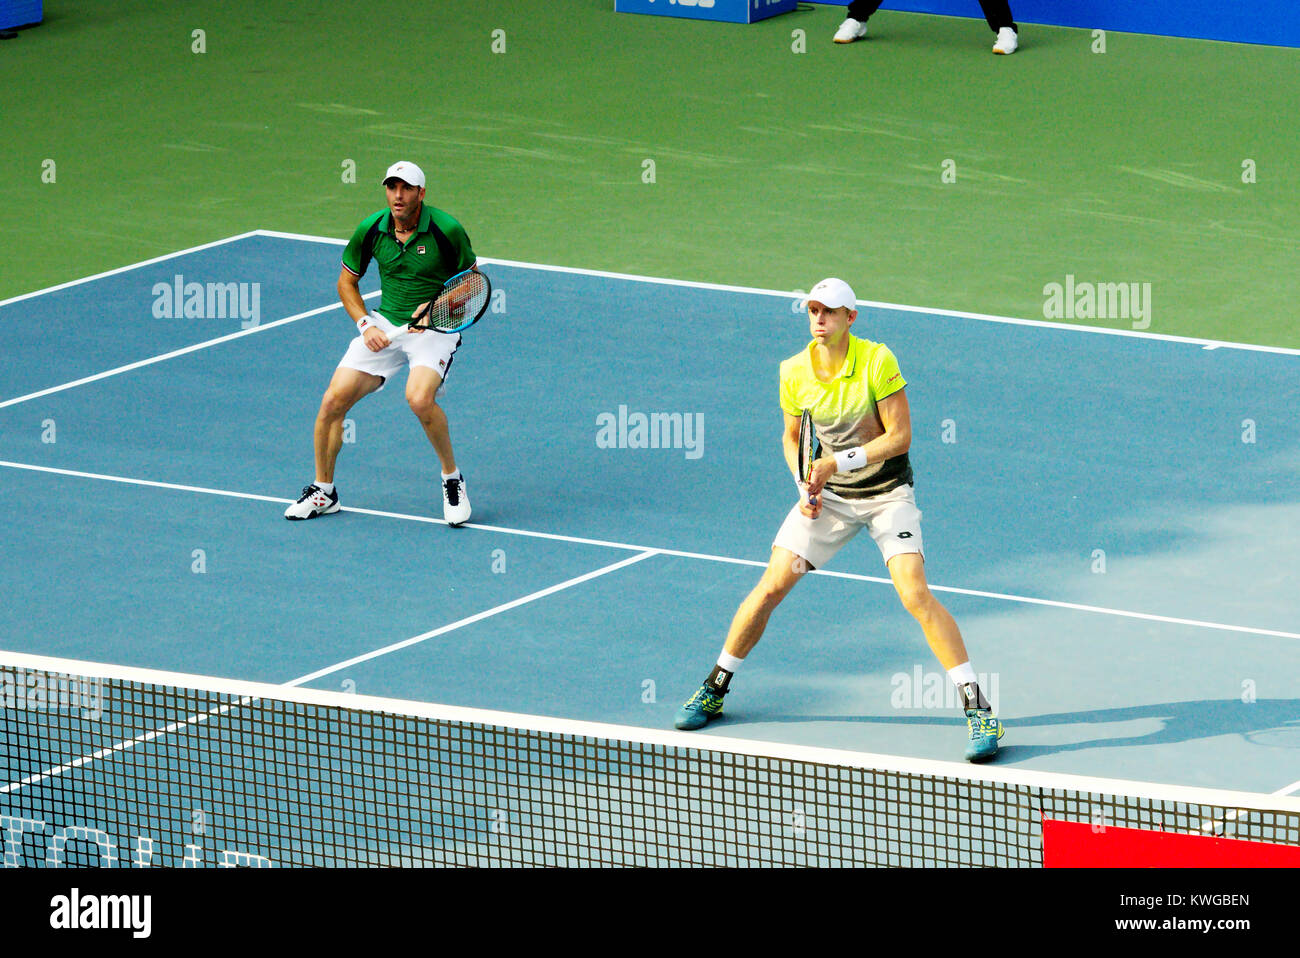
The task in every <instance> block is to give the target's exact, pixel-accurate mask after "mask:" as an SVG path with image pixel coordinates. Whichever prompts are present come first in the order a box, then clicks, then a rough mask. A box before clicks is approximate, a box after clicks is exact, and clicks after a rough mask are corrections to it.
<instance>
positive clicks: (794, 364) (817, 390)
mask: <svg viewBox="0 0 1300 958" xmlns="http://www.w3.org/2000/svg"><path fill="white" fill-rule="evenodd" d="M814 345H815V343H814V342H810V343H808V345H807V346H806V347H804V350H803V352H801V353H798V354H797V355H794V356H791V357H790V358H789V359H787V360H785V361H784V362H782V363H781V408H782V409H783V410H784V411H785V412H786V413H787V414H789V415H791V416H799V415H802V414H803V411H804V410H805V409H807V410H808V411H810V412H811V413H812V417H813V425H814V426H815V427H816V430H817V438H818V439H819V440H820V441H821V444H822V448H823V450H828V451H830V452H840V451H841V450H844V449H852V448H853V447H854V446H865V445H866V444H867V443H869V442H870V441H871V440H873V439H875V438H876V437H877V436H881V435H883V434H884V432H885V425H884V423H882V422H881V421H880V414H879V413H878V412H877V411H876V403H878V402H879V401H880V400H882V399H885V398H887V397H889V396H892V395H893V394H894V393H896V392H898V391H899V390H900V389H902V388H903V387H904V386H906V385H907V381H906V380H905V379H903V374H902V373H901V372H900V371H899V369H898V360H897V359H895V358H894V354H893V353H892V352H890V350H889V347H888V346H886V345H885V344H884V343H873V342H872V341H871V340H869V339H858V337H856V336H854V335H852V334H849V350H848V352H847V353H846V354H845V356H844V365H843V366H841V367H840V371H839V372H838V373H837V374H836V375H835V377H834V378H833V379H831V381H830V382H822V381H821V380H820V379H818V378H817V374H816V373H815V372H813V364H812V349H813V346H814ZM911 482H912V465H911V462H910V461H909V460H908V458H907V453H903V454H902V455H901V456H895V457H894V458H893V459H886V460H885V461H884V462H873V463H869V464H868V465H866V466H864V467H863V468H861V469H854V470H853V471H852V472H837V473H835V475H833V476H831V478H830V480H829V481H828V482H827V483H826V488H827V490H829V491H830V492H832V493H834V494H835V495H837V496H839V497H840V498H842V499H866V498H869V497H870V496H878V495H881V494H883V493H886V492H889V491H890V490H891V489H896V488H898V487H899V486H904V485H910V484H911Z"/></svg>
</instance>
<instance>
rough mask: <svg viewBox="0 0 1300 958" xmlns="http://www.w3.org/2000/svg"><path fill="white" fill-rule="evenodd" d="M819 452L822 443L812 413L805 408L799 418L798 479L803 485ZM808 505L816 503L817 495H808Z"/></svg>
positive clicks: (805, 484)
mask: <svg viewBox="0 0 1300 958" xmlns="http://www.w3.org/2000/svg"><path fill="white" fill-rule="evenodd" d="M821 452H822V444H821V440H819V439H818V438H817V430H816V429H814V428H813V421H812V413H810V412H809V411H808V410H807V409H805V410H804V411H803V415H802V416H801V417H800V418H799V481H800V482H802V483H803V484H804V486H805V487H807V485H808V480H810V479H811V478H812V464H813V462H814V461H816V459H817V457H818V456H820V455H821ZM808 505H810V506H815V505H817V497H816V496H809V497H808Z"/></svg>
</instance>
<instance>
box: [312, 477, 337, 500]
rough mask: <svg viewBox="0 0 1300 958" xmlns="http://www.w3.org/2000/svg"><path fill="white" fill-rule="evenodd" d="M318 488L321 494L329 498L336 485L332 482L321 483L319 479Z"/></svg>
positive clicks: (317, 481)
mask: <svg viewBox="0 0 1300 958" xmlns="http://www.w3.org/2000/svg"><path fill="white" fill-rule="evenodd" d="M316 488H317V489H319V490H320V491H321V492H323V493H325V495H327V496H328V495H329V494H330V493H331V492H333V491H334V483H332V482H321V481H320V480H319V479H318V480H316Z"/></svg>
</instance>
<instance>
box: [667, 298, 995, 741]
mask: <svg viewBox="0 0 1300 958" xmlns="http://www.w3.org/2000/svg"><path fill="white" fill-rule="evenodd" d="M856 304H857V299H856V297H855V296H854V295H853V290H852V289H850V288H849V285H848V284H847V283H845V282H844V281H843V280H838V279H824V280H822V281H821V282H820V283H818V284H817V285H816V286H814V287H813V288H812V290H811V291H810V292H809V294H808V302H807V305H808V325H809V329H810V331H811V333H812V337H813V338H812V342H810V343H809V344H808V346H807V348H805V349H804V350H803V351H802V352H800V353H799V354H798V355H795V356H791V357H790V358H789V359H787V360H785V361H784V362H783V363H781V410H782V412H784V413H785V433H784V435H783V437H782V444H783V446H784V451H785V461H786V465H787V466H789V468H790V472H791V473H792V474H793V475H794V476H795V481H796V482H799V475H798V466H797V461H798V443H799V420H800V417H801V415H802V413H803V410H805V409H807V410H809V411H810V412H811V413H812V417H813V422H814V424H815V426H816V431H817V438H818V439H819V440H820V441H821V444H822V449H823V450H829V452H824V454H823V456H822V458H820V459H817V460H816V461H815V462H814V463H813V468H812V476H811V478H810V479H809V481H808V484H807V486H806V487H805V486H803V485H802V484H800V498H799V504H798V505H797V506H795V507H794V508H793V509H791V510H790V514H789V515H788V516H786V519H785V522H784V523H783V524H782V526H781V529H780V531H778V532H777V534H776V539H775V540H774V541H773V543H772V558H771V560H770V561H769V563H768V566H767V570H766V571H765V572H764V573H763V578H762V579H761V580H760V581H759V583H758V585H757V586H756V587H755V588H754V590H753V591H752V592H751V593H750V594H749V595H748V597H746V599H745V600H744V601H743V602H742V603H741V604H740V608H739V609H738V610H737V611H736V615H735V617H734V618H733V619H732V622H731V630H730V631H729V632H728V633H727V640H726V643H725V644H724V645H723V648H722V654H721V655H719V656H718V661H717V664H716V665H715V666H714V668H713V671H712V672H710V673H709V677H708V678H707V679H706V680H705V681H704V684H703V685H701V686H700V688H699V690H698V691H697V692H696V693H695V694H694V695H693V696H691V698H690V699H689V700H688V701H687V702H686V704H685V705H683V706H682V707H681V708H680V709H679V710H678V712H677V717H676V721H675V723H674V724H675V725H676V726H677V727H678V728H679V729H698V728H702V727H704V726H705V725H707V724H708V722H709V720H710V719H713V718H716V717H717V716H719V715H721V714H722V698H723V696H724V695H726V694H727V692H728V690H729V686H730V683H731V678H732V676H733V675H735V673H736V672H737V670H739V668H740V666H741V664H742V663H743V662H744V660H745V657H746V656H748V655H749V653H750V652H751V651H753V649H754V646H755V645H757V644H758V640H759V639H760V638H761V637H762V635H763V630H764V628H765V627H766V626H767V620H768V618H769V617H770V616H771V614H772V612H773V610H775V609H776V607H777V606H778V605H780V603H781V600H782V599H784V598H785V597H786V596H787V595H789V594H790V590H791V589H793V588H794V587H795V584H796V583H798V581H799V579H800V578H801V577H802V576H803V574H804V573H805V572H808V571H810V570H811V569H815V568H822V567H824V566H825V565H826V564H827V563H828V562H829V561H830V560H831V558H832V557H833V556H834V555H835V554H836V553H837V552H839V550H840V549H841V548H842V547H843V546H844V545H845V544H847V543H848V541H849V540H850V539H852V538H853V537H854V536H855V535H857V534H858V533H859V532H860V531H862V530H863V529H865V530H867V532H868V533H869V534H870V535H871V538H873V539H874V540H875V541H876V545H877V546H878V547H879V548H880V553H881V555H882V556H883V557H884V560H885V564H886V565H887V566H888V567H889V575H890V578H891V579H892V580H893V583H894V588H895V589H896V590H897V591H898V597H899V599H901V600H902V602H903V606H904V607H905V608H906V609H907V611H908V612H910V613H911V614H912V616H913V617H914V618H915V619H916V621H917V622H918V623H920V626H921V629H922V631H924V633H925V638H926V641H928V642H929V644H930V648H931V649H932V650H933V652H934V654H935V655H936V656H937V657H938V659H939V662H940V663H941V664H942V665H943V667H944V669H946V670H947V672H948V675H949V676H950V677H951V678H952V681H953V682H954V683H955V684H956V686H957V689H958V692H959V693H960V695H961V701H962V708H963V709H964V711H965V713H966V724H967V733H968V742H967V747H966V759H967V761H971V762H985V761H988V760H989V759H991V758H993V757H994V756H995V755H996V754H997V751H998V739H999V738H1001V737H1002V733H1003V728H1002V723H1001V722H999V721H998V719H996V718H995V717H994V716H993V710H992V709H991V708H990V707H989V703H988V702H987V701H986V700H985V698H984V696H983V694H982V693H981V692H980V688H979V684H978V683H977V682H976V679H975V670H974V668H973V667H972V666H971V663H970V656H969V655H967V654H966V645H965V643H964V642H963V641H962V637H961V631H960V630H959V629H958V628H957V623H956V622H955V621H954V620H953V617H952V615H951V614H950V613H949V612H948V610H947V609H945V608H944V607H943V605H942V604H941V603H940V602H939V600H938V599H936V598H935V597H934V594H933V593H932V592H931V591H930V588H929V586H928V585H927V584H926V581H925V559H924V556H923V552H922V546H921V512H920V510H919V509H918V508H917V507H916V498H915V496H914V495H913V491H912V467H911V464H910V462H909V461H908V456H907V451H908V448H909V447H910V446H911V443H912V421H911V415H910V413H909V410H908V405H907V394H906V392H905V390H904V387H905V386H906V385H907V383H906V381H905V380H904V379H903V375H902V373H901V372H899V369H898V361H897V360H896V359H895V358H894V354H893V353H891V352H890V351H889V348H888V347H887V346H885V345H883V344H882V343H873V342H871V341H870V340H866V339H859V338H858V337H856V336H854V335H853V334H852V333H851V332H850V329H851V327H852V326H853V321H854V320H855V319H857V316H858V313H857V309H856Z"/></svg>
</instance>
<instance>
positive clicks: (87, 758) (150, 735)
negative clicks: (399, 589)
mask: <svg viewBox="0 0 1300 958" xmlns="http://www.w3.org/2000/svg"><path fill="white" fill-rule="evenodd" d="M653 555H655V552H654V551H653V550H647V551H645V552H642V553H640V554H639V555H634V556H630V557H629V558H626V559H622V560H620V561H619V562H615V563H613V564H611V565H607V566H603V567H601V568H599V569H595V570H593V571H591V572H587V573H584V574H583V575H580V576H575V577H574V578H572V579H566V580H565V581H564V582H559V583H556V584H555V585H553V586H549V587H547V588H545V589H539V590H538V591H537V592H533V593H530V594H529V595H525V596H522V597H520V598H518V599H512V600H511V601H509V602H504V603H502V604H501V605H498V606H496V607H494V608H491V609H487V610H485V611H483V612H479V613H476V614H475V615H471V616H467V617H466V618H463V619H460V620H458V621H456V622H452V623H450V624H448V625H444V626H442V627H441V628H438V629H433V630H432V631H429V632H424V633H422V634H420V635H416V636H412V637H411V638H409V639H405V640H403V641H401V642H394V643H393V644H392V645H386V646H384V647H383V648H381V649H375V650H374V651H372V652H367V653H365V654H364V655H358V656H355V657H353V658H350V659H346V660H345V661H343V662H338V663H335V664H334V665H330V666H326V667H325V668H323V669H317V670H316V671H315V672H310V673H308V674H307V675H303V676H300V677H298V678H296V679H294V680H292V681H291V682H285V683H284V687H286V688H293V687H296V686H299V685H302V684H304V683H306V682H310V681H312V680H313V679H318V678H320V677H322V676H325V675H329V674H331V673H332V672H338V671H340V670H341V669H345V668H347V667H348V666H350V665H357V664H358V663H361V662H367V661H369V660H370V659H376V658H379V657H380V656H381V655H388V654H389V653H392V652H396V651H398V650H399V649H405V648H408V647H409V646H412V645H417V644H418V643H420V642H424V641H427V640H428V639H431V638H434V637H435V636H439V635H445V634H446V633H448V632H452V631H454V630H456V629H459V628H462V627H464V626H467V625H472V624H473V623H475V622H481V621H483V620H484V619H487V618H490V617H492V616H494V615H498V614H500V613H502V612H507V611H509V610H510V609H514V608H518V607H519V606H521V605H525V604H527V603H529V602H534V601H536V600H537V599H542V598H545V597H546V596H548V595H553V594H555V593H556V592H561V591H563V590H564V589H568V588H572V587H573V586H575V585H581V584H582V583H584V582H589V581H591V580H592V579H596V578H599V577H600V576H602V575H607V574H608V573H610V572H614V571H615V570H617V569H622V568H623V567H625V566H629V565H632V564H633V563H636V562H640V561H641V560H642V559H648V558H650V557H651V556H653ZM256 698H257V697H256V696H246V697H244V698H242V699H240V701H238V702H228V703H226V704H225V705H220V706H217V707H215V708H211V709H208V710H207V711H206V712H199V713H197V714H195V715H191V716H189V717H187V718H185V719H182V720H180V721H178V722H172V723H171V724H170V725H166V726H164V727H163V728H158V729H154V730H153V731H150V732H145V733H143V734H141V735H137V736H136V737H135V738H130V739H124V740H123V741H120V742H117V743H115V744H113V745H111V746H108V747H107V748H102V749H99V750H98V751H96V752H92V753H91V754H90V755H82V756H81V757H79V758H77V759H74V760H73V761H71V762H65V763H64V764H62V765H55V766H51V767H50V768H46V769H43V770H42V771H40V772H36V773H34V774H32V775H29V776H27V777H26V778H24V779H20V780H19V781H17V782H10V783H9V784H7V785H5V786H3V787H0V795H7V794H9V793H10V792H17V791H18V790H20V789H23V788H27V787H28V786H30V785H35V784H36V783H38V782H43V781H45V780H46V779H47V778H54V777H55V776H58V775H62V774H63V773H64V772H70V771H72V770H73V769H76V768H81V767H82V766H84V765H89V764H90V763H91V762H96V761H98V760H100V759H102V758H107V757H108V756H110V755H115V754H117V753H118V752H125V751H129V750H130V749H133V748H135V747H136V746H138V745H144V744H146V743H148V742H152V741H153V740H154V739H157V738H161V737H162V736H164V735H169V734H171V733H172V732H175V731H177V730H178V729H182V728H184V727H185V726H187V725H198V724H199V723H201V722H206V721H207V720H208V719H210V718H213V717H215V716H218V715H224V714H226V713H227V712H229V711H230V710H231V709H234V708H238V707H240V706H243V705H247V704H249V703H250V702H252V701H254V700H255V699H256Z"/></svg>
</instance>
